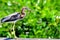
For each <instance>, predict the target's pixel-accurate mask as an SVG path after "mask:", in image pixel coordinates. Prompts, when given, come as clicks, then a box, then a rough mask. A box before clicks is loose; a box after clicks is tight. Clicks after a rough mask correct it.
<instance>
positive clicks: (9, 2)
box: [0, 0, 60, 38]
mask: <svg viewBox="0 0 60 40" xmlns="http://www.w3.org/2000/svg"><path fill="white" fill-rule="evenodd" d="M22 7H28V8H30V9H31V11H32V12H30V13H28V12H27V11H26V14H27V15H26V17H25V18H24V19H23V20H18V21H17V22H16V23H15V35H16V36H17V37H19V38H60V0H0V19H1V18H3V17H5V16H7V15H10V14H12V13H14V12H21V9H22ZM13 25H14V24H13V23H2V24H0V37H7V38H14V32H13V31H12V29H13Z"/></svg>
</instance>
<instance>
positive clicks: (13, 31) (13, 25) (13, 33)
mask: <svg viewBox="0 0 60 40" xmlns="http://www.w3.org/2000/svg"><path fill="white" fill-rule="evenodd" d="M13 34H14V38H17V37H16V35H15V22H14V25H13Z"/></svg>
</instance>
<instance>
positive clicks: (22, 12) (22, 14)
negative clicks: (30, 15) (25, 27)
mask: <svg viewBox="0 0 60 40" xmlns="http://www.w3.org/2000/svg"><path fill="white" fill-rule="evenodd" d="M25 10H27V11H29V12H31V10H30V9H29V8H28V7H23V8H22V10H21V17H22V18H23V17H24V16H25V15H26V13H25Z"/></svg>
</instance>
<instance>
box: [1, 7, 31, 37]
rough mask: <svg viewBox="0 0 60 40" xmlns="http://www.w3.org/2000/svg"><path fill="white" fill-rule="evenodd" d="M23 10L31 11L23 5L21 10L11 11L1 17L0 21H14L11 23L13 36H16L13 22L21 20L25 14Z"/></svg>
mask: <svg viewBox="0 0 60 40" xmlns="http://www.w3.org/2000/svg"><path fill="white" fill-rule="evenodd" d="M25 10H28V11H31V10H30V9H29V8H27V7H23V8H22V10H21V12H15V13H12V14H10V15H8V16H6V17H4V18H2V19H1V23H5V22H9V23H10V22H13V23H14V24H13V33H14V37H15V38H17V37H16V35H15V23H16V22H17V20H22V19H23V18H24V17H25V16H26V13H25Z"/></svg>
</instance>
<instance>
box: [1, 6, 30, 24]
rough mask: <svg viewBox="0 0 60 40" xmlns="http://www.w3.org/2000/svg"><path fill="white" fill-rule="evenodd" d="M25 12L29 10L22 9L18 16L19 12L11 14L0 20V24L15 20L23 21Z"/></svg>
mask: <svg viewBox="0 0 60 40" xmlns="http://www.w3.org/2000/svg"><path fill="white" fill-rule="evenodd" d="M25 10H29V11H30V9H29V8H26V7H23V8H22V10H21V14H20V12H15V13H12V14H10V15H8V16H6V17H4V18H2V19H1V23H4V22H12V21H14V22H15V21H16V20H19V19H23V18H24V17H25V16H26V13H25Z"/></svg>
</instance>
